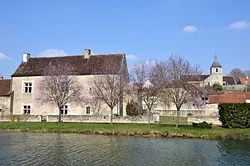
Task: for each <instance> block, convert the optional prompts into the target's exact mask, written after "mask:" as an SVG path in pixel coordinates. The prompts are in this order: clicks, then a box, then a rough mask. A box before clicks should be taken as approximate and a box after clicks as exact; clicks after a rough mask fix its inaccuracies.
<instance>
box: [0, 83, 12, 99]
mask: <svg viewBox="0 0 250 166" xmlns="http://www.w3.org/2000/svg"><path fill="white" fill-rule="evenodd" d="M11 93H12V91H11V80H10V79H4V80H0V96H9V95H10V94H11Z"/></svg>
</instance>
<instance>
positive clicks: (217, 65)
mask: <svg viewBox="0 0 250 166" xmlns="http://www.w3.org/2000/svg"><path fill="white" fill-rule="evenodd" d="M212 67H222V66H221V64H220V63H219V61H218V57H217V56H216V55H215V56H214V62H213V64H212V66H211V68H212Z"/></svg>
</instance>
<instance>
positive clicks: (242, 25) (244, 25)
mask: <svg viewBox="0 0 250 166" xmlns="http://www.w3.org/2000/svg"><path fill="white" fill-rule="evenodd" d="M249 26H250V23H249V22H246V21H237V22H234V23H232V24H230V25H229V26H228V29H243V28H248V27H249Z"/></svg>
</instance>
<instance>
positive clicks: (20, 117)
mask: <svg viewBox="0 0 250 166" xmlns="http://www.w3.org/2000/svg"><path fill="white" fill-rule="evenodd" d="M8 118H9V119H10V121H12V122H14V121H17V122H20V121H21V120H26V117H25V116H23V115H9V117H8Z"/></svg>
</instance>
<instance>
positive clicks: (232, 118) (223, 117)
mask: <svg viewBox="0 0 250 166" xmlns="http://www.w3.org/2000/svg"><path fill="white" fill-rule="evenodd" d="M218 108H219V115H220V119H219V120H220V121H221V122H222V125H223V126H224V127H227V128H249V127H250V103H221V104H219V105H218Z"/></svg>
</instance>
